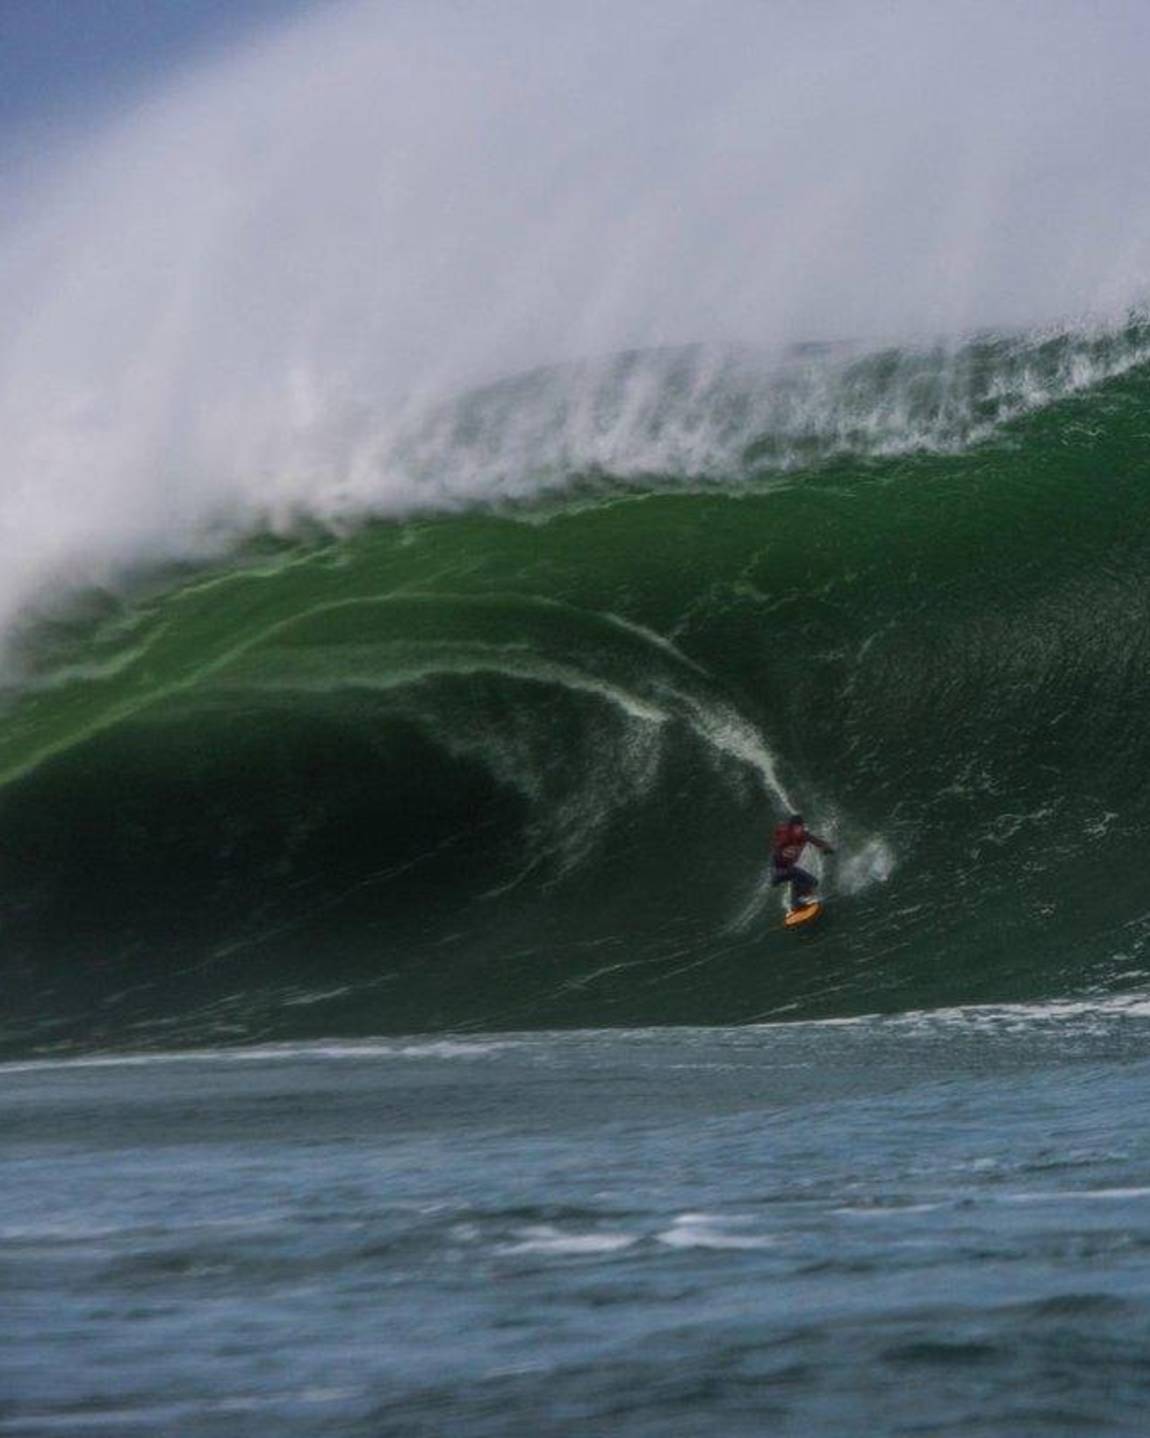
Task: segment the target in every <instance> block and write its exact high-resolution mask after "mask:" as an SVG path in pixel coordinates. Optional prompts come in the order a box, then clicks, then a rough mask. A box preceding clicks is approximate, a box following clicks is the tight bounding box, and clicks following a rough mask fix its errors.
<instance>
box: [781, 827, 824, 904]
mask: <svg viewBox="0 0 1150 1438" xmlns="http://www.w3.org/2000/svg"><path fill="white" fill-rule="evenodd" d="M808 844H813V845H814V846H815V848H816V849H819V850H821V852H822V853H824V854H833V853H834V845H833V844H828V843H827V841H826V840H825V839H820V838H819V837H818V835H817V834H812V833H811V832H810V830H809V829H808V828H807V826H806V824H805V823H804V822H803V816H802V815H801V814H791V815H790V816H789V818H786V819H784V820H783V822H782V823H781V824H776V825H775V832H774V838H773V839H772V841H771V870H772V872H771V887H772V888H774V887H775V885H777V884H790V886H791V912H792V913H794V911H795V910H796V909H801V908H803V907H805V905H807V904H808V903H813V902H814V900H813V897H812V896H813V894H814V891H815V890H816V889H817V888H818V885H819V881H818V880H817V879H816V878H815V876H814V875H813V874H810V873H808V872H807V871H806V869H800V868H799V860H800V859H801V858H802V856H803V850H804V849H805V848H806V846H807V845H808Z"/></svg>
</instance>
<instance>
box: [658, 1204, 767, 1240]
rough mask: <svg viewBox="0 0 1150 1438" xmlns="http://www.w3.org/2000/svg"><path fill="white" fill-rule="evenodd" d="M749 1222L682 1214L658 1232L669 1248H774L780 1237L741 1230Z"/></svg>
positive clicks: (708, 1215) (704, 1215)
mask: <svg viewBox="0 0 1150 1438" xmlns="http://www.w3.org/2000/svg"><path fill="white" fill-rule="evenodd" d="M744 1223H745V1221H744V1220H742V1219H738V1218H726V1217H722V1216H720V1215H716V1214H707V1213H681V1214H679V1216H678V1217H677V1218H676V1219H675V1220H674V1222H673V1223H672V1224H671V1227H670V1228H668V1229H664V1231H663V1232H662V1233H660V1234H658V1235H657V1237H658V1241H659V1242H660V1243H662V1244H664V1245H665V1246H666V1247H667V1248H715V1249H723V1248H731V1249H754V1248H772V1247H773V1246H774V1245H775V1244H776V1243H777V1242H778V1240H777V1239H776V1238H775V1237H774V1235H772V1234H769V1233H748V1232H745V1231H741V1230H742V1229H743V1226H744Z"/></svg>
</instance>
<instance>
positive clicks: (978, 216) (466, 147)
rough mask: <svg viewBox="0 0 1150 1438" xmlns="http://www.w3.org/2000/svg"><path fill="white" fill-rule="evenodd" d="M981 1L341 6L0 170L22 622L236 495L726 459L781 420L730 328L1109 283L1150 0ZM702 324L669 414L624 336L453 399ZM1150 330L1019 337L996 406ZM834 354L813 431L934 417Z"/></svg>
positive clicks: (909, 329)
mask: <svg viewBox="0 0 1150 1438" xmlns="http://www.w3.org/2000/svg"><path fill="white" fill-rule="evenodd" d="M974 8H975V11H976V13H977V23H976V24H972V23H971V19H970V15H971V7H970V5H969V4H960V3H946V0H942V3H939V4H936V5H932V6H922V5H920V4H916V3H912V0H894V3H891V4H888V5H885V6H884V7H882V9H881V12H879V13H875V12H874V11H873V10H872V9H871V8H869V7H851V6H831V7H822V6H810V5H803V4H797V3H783V4H781V5H775V6H770V7H764V6H763V5H762V4H760V3H758V0H716V4H714V5H711V6H706V7H700V6H699V5H698V4H697V3H694V0H620V3H618V4H615V5H610V6H603V5H601V4H598V3H594V0H563V3H560V4H558V5H550V6H540V5H538V4H536V3H533V0H530V3H529V0H506V3H503V4H500V5H497V6H493V7H487V8H485V9H484V10H483V13H482V16H481V17H480V15H479V14H478V13H477V12H476V11H475V10H474V9H473V7H469V6H460V5H457V4H451V3H448V0H424V3H420V4H418V5H380V4H374V3H364V0H342V3H330V4H324V5H318V4H317V5H316V6H315V8H314V10H312V11H311V12H310V13H307V14H305V15H304V16H303V18H302V19H300V20H298V21H296V22H293V23H292V24H290V25H288V26H286V27H284V28H283V29H282V30H281V31H279V32H276V33H274V34H271V35H270V36H268V37H267V38H266V39H265V40H264V41H262V42H260V43H252V44H250V45H247V46H245V47H244V48H243V49H242V50H239V51H237V52H235V53H234V54H230V55H226V56H223V57H216V58H215V59H212V60H205V61H203V62H202V63H201V64H200V65H199V66H197V67H194V68H192V69H190V70H183V71H181V72H180V74H179V76H178V78H177V79H175V80H173V81H172V82H171V83H170V84H168V85H167V86H166V87H163V88H160V89H158V90H157V91H156V93H154V94H153V95H152V96H151V97H150V99H148V100H146V101H145V102H143V103H140V104H136V105H135V106H133V107H132V109H131V110H130V112H122V113H121V114H120V115H119V117H118V119H117V120H116V121H115V122H114V123H113V124H111V125H109V126H107V127H106V128H103V129H98V130H97V131H96V133H89V132H87V131H85V132H84V133H82V134H80V133H77V135H76V136H75V137H74V141H73V143H72V145H71V146H70V148H67V147H66V148H65V152H64V153H61V152H60V151H59V149H57V150H56V151H55V152H53V154H52V156H51V165H49V161H48V160H47V159H46V160H45V161H44V166H45V169H44V172H43V173H41V174H39V175H36V176H34V177H29V176H28V175H27V174H26V173H25V174H24V175H22V178H21V181H20V188H19V193H18V194H4V193H0V214H4V215H5V219H4V222H3V225H2V227H0V275H2V276H3V279H2V280H0V309H2V311H3V313H4V315H5V320H6V323H5V329H4V334H3V337H2V338H0V373H3V374H4V376H5V379H4V382H3V384H2V385H0V435H2V436H3V438H2V440H0V473H2V474H3V484H2V486H0V544H2V546H3V552H4V555H5V561H6V562H5V565H4V569H3V583H2V585H0V631H2V630H3V629H4V628H5V627H6V625H7V624H8V623H9V622H10V621H11V619H12V617H13V616H14V614H16V613H17V611H18V610H19V608H20V605H21V604H22V603H23V602H25V601H27V600H28V599H29V598H30V597H34V596H35V595H37V594H38V593H39V592H40V591H41V590H42V589H43V588H44V587H45V586H50V585H52V584H66V583H74V582H92V583H97V582H110V581H111V580H112V579H113V578H114V576H115V574H116V573H117V572H119V570H120V568H121V566H123V565H125V564H127V563H129V562H131V561H134V560H138V559H140V558H146V557H151V556H170V555H174V554H193V555H198V554H206V553H210V552H213V551H214V550H215V549H216V548H218V546H220V545H221V544H223V543H226V542H227V541H228V539H229V537H230V536H232V535H234V533H235V532H236V531H237V530H240V529H243V528H244V527H246V526H248V525H251V524H253V523H264V522H268V523H273V524H277V523H282V524H288V523H291V522H293V521H294V519H295V518H296V517H297V516H298V515H299V514H301V513H307V514H314V515H318V516H321V517H324V518H327V519H329V520H331V521H332V522H340V521H342V520H345V519H347V518H349V517H350V518H355V517H356V516H359V515H362V514H365V513H380V512H382V513H386V514H390V515H399V516H402V515H404V514H407V513H410V512H411V511H412V510H413V509H418V508H424V507H427V506H457V505H460V504H464V503H470V502H473V501H475V500H477V499H480V500H498V499H502V498H505V497H507V496H509V495H522V494H534V493H536V492H538V491H539V490H540V489H545V488H548V487H550V486H553V485H554V484H555V483H556V482H559V481H561V479H562V477H563V476H564V475H565V474H567V473H568V472H569V471H570V470H571V469H572V468H578V467H580V466H582V467H584V468H586V467H588V466H599V467H605V468H608V469H611V470H612V471H615V472H617V473H620V474H624V475H627V474H631V475H641V474H652V473H689V474H699V473H714V472H716V465H718V466H720V467H721V466H722V465H723V464H725V463H726V461H727V460H728V459H729V457H730V456H731V455H733V454H738V453H739V452H741V447H742V446H743V445H744V444H745V442H746V440H747V439H748V438H749V437H750V436H752V435H753V434H754V433H755V432H756V427H758V428H760V429H761V428H762V427H763V426H762V422H763V418H764V416H763V414H762V413H761V412H756V411H755V408H754V406H753V405H752V406H750V409H749V410H747V411H746V412H739V413H732V412H731V411H730V407H727V408H725V407H724V406H723V404H722V403H721V397H722V392H723V386H724V385H725V384H726V375H725V372H724V364H725V363H726V361H725V360H724V358H723V356H724V355H725V354H726V353H727V352H728V347H729V346H730V345H731V344H735V345H739V346H743V347H745V348H746V347H750V348H751V349H753V350H756V351H764V352H767V353H777V350H778V347H779V346H781V345H784V344H785V343H787V342H788V341H792V340H796V339H797V340H809V339H812V338H826V339H834V340H838V339H841V337H842V336H844V335H849V336H855V335H862V336H893V335H900V334H901V335H909V334H919V333H922V332H924V331H929V332H931V333H945V334H950V335H958V334H960V333H962V332H964V331H967V330H969V329H970V328H971V327H975V326H1010V325H1028V324H1045V323H1047V322H1050V321H1055V320H1057V321H1061V320H1062V319H1063V318H1064V317H1066V316H1068V315H1071V316H1073V315H1078V314H1086V313H1097V314H1113V315H1121V314H1122V313H1123V312H1124V309H1125V307H1126V305H1127V303H1128V302H1129V300H1130V299H1131V297H1132V295H1136V294H1137V293H1138V292H1139V291H1140V290H1141V288H1142V287H1143V286H1144V284H1145V275H1146V271H1147V264H1148V260H1150V252H1148V242H1147V238H1146V237H1147V234H1148V233H1150V227H1148V226H1147V224H1146V213H1147V209H1148V206H1150V201H1148V200H1147V199H1146V198H1145V195H1144V186H1143V185H1142V183H1141V181H1142V169H1143V155H1142V151H1141V145H1140V143H1139V142H1138V141H1137V140H1136V138H1135V137H1138V136H1140V135H1141V134H1142V133H1143V132H1144V131H1145V129H1146V121H1147V120H1148V119H1150V98H1148V96H1147V91H1146V87H1145V85H1144V84H1143V83H1142V82H1143V77H1144V74H1145V72H1146V68H1147V62H1148V59H1150V32H1148V31H1147V28H1146V27H1145V26H1144V25H1142V24H1141V23H1140V18H1141V17H1140V11H1139V10H1137V9H1134V10H1131V9H1130V7H1129V6H1128V5H1126V4H1122V3H1116V4H1114V5H1111V6H1108V7H1105V9H1104V11H1101V12H1100V11H1098V10H1097V8H1096V7H1095V8H1090V9H1086V8H1083V7H1078V8H1077V9H1076V8H1075V7H1073V6H1069V5H1061V6H1054V7H1052V8H1051V9H1050V11H1049V13H1044V16H1043V26H1042V40H1043V45H1042V63H1041V64H1035V63H1034V27H1033V23H1032V20H1031V17H1030V16H1028V15H1027V14H1025V13H1024V12H1022V11H1019V10H1018V9H1017V8H1016V7H1011V6H1001V5H992V4H977V3H976V4H975V7H974ZM1132 17H1137V19H1138V23H1133V19H1132ZM637 36H641V37H642V43H640V44H637V43H636V37H637ZM924 75H929V76H931V84H930V87H929V103H927V102H925V101H924V90H923V83H922V77H923V76H924ZM828 77H829V82H828ZM1086 77H1088V80H1087V78H1086ZM80 129H81V127H77V130H78V131H79V130H80ZM1124 137H1130V138H1129V139H1126V138H1124ZM17 138H19V137H17ZM27 149H28V151H29V153H31V152H32V151H33V147H32V146H28V147H27ZM1036 160H1038V161H1040V163H1036ZM1055 211H1056V212H1057V214H1058V217H1059V222H1058V224H1057V225H1051V224H1050V222H1049V216H1050V214H1051V213H1053V212H1055ZM844 237H847V240H848V242H846V243H844ZM894 277H897V279H896V278H894ZM698 341H703V342H704V343H705V344H706V345H707V346H708V348H707V349H705V350H700V351H699V354H698V356H697V358H696V361H695V363H694V366H693V369H692V370H691V372H690V373H689V374H688V375H687V376H686V378H680V379H679V380H678V381H676V384H677V388H676V389H675V402H674V403H673V404H670V405H668V403H667V402H666V400H667V389H666V383H667V382H666V376H665V375H663V376H662V377H660V375H659V373H658V372H657V371H652V370H644V369H643V367H642V366H639V367H636V368H635V369H634V370H633V371H632V372H631V373H629V374H628V375H627V376H626V378H625V379H624V380H623V381H621V382H618V383H613V384H612V386H611V387H610V389H609V392H608V393H609V398H608V399H606V400H605V392H604V389H603V386H602V383H601V377H598V376H597V375H596V374H595V372H594V367H592V368H591V369H589V370H587V371H585V372H584V373H583V375H582V377H580V374H579V373H576V372H573V373H572V375H571V383H570V385H569V387H568V393H567V395H566V398H565V399H564V402H563V404H562V406H561V412H560V415H559V420H558V422H557V423H553V420H552V415H551V409H550V407H549V406H544V410H543V418H542V419H541V418H540V417H539V413H538V412H537V411H536V410H534V409H533V407H532V406H531V405H530V404H523V403H522V401H523V396H522V395H519V396H517V397H515V398H513V400H512V402H511V405H510V411H511V412H510V415H509V417H508V420H507V423H505V424H502V425H500V426H498V427H496V431H493V432H491V433H488V432H487V431H482V427H481V431H482V432H481V433H480V434H479V436H478V437H477V438H475V439H473V440H472V441H468V442H466V443H461V442H460V441H459V435H458V429H459V424H458V417H457V416H455V415H452V414H450V413H449V412H447V413H445V412H444V410H443V409H442V402H443V400H444V399H445V397H450V396H453V395H456V394H457V393H458V392H459V391H460V389H461V388H463V387H466V386H467V385H469V384H472V383H483V382H487V381H490V380H492V379H495V378H498V377H501V376H505V375H507V374H510V373H514V372H516V371H523V370H526V369H529V368H532V367H534V366H537V365H553V364H557V363H562V362H566V361H570V360H574V359H579V358H583V357H587V356H591V357H599V356H603V355H606V354H611V353H613V352H617V351H620V350H622V349H625V348H631V347H667V346H674V345H678V344H683V343H695V342H698ZM1130 359H1131V357H1130V356H1125V357H1123V358H1121V359H1120V360H1115V359H1114V357H1113V355H1111V356H1109V357H1108V358H1099V357H1098V356H1093V357H1092V356H1091V355H1089V354H1087V353H1085V352H1083V353H1080V354H1078V355H1077V356H1075V355H1073V354H1071V355H1070V356H1069V357H1068V359H1067V362H1066V363H1065V364H1064V365H1063V366H1061V368H1060V369H1059V373H1058V375H1057V376H1056V377H1055V379H1054V380H1053V381H1052V380H1051V378H1050V376H1049V375H1048V374H1047V373H1046V372H1045V371H1044V370H1043V368H1042V367H1041V366H1039V365H1036V366H1034V369H1033V373H1031V374H1029V375H1028V374H1027V373H1026V372H1025V370H1024V371H1023V372H1022V373H1020V374H1018V375H1016V376H1015V379H1014V380H1013V381H1012V383H1013V385H1014V391H1012V392H1016V399H1015V400H1014V401H1013V402H1014V403H1015V406H1016V407H1018V406H1021V407H1025V406H1026V405H1028V404H1035V403H1041V402H1043V401H1044V399H1045V398H1046V397H1048V395H1049V394H1050V393H1051V391H1052V389H1053V390H1055V391H1061V390H1065V389H1066V388H1076V387H1081V386H1083V385H1085V384H1089V383H1091V382H1093V380H1094V379H1095V378H1096V377H1097V376H1098V374H1099V373H1101V372H1104V371H1105V370H1106V368H1107V366H1111V367H1113V366H1114V365H1115V364H1116V363H1126V362H1129V361H1130ZM810 368H811V370H812V371H813V372H814V373H815V376H816V377H815V378H814V379H813V380H811V381H810V382H808V383H806V384H805V385H804V386H800V387H799V389H798V391H797V392H796V394H795V395H794V397H793V399H792V401H791V402H790V403H791V410H790V415H789V420H788V424H789V426H790V428H791V429H792V430H793V432H794V433H795V434H796V435H798V436H802V435H810V434H814V433H818V432H820V430H823V431H827V432H830V433H839V432H841V433H842V435H843V436H844V438H845V439H846V442H848V443H851V442H854V440H855V439H857V438H859V437H861V441H862V442H864V443H865V444H873V443H875V442H885V441H886V439H889V440H890V442H891V443H892V444H893V445H894V446H895V447H896V448H897V447H898V445H899V444H905V443H906V442H908V441H911V442H920V441H921V442H930V440H931V435H930V424H929V423H927V424H926V428H925V430H924V431H923V432H922V433H921V434H920V433H918V432H917V431H916V429H915V426H916V425H919V424H921V421H919V420H916V419H915V417H914V413H913V405H911V404H910V403H909V402H908V399H907V394H906V393H903V392H902V391H900V390H899V389H898V387H897V386H896V387H895V391H894V392H892V393H890V394H886V395H883V396H879V397H877V398H873V399H872V400H871V401H870V402H868V404H867V405H865V406H864V407H863V408H862V409H861V410H859V409H858V408H857V406H855V405H852V404H848V405H847V406H846V408H845V409H844V408H843V407H842V397H841V395H839V394H838V392H837V391H836V388H835V384H834V382H833V379H832V380H831V381H829V382H828V383H827V384H826V385H824V384H822V383H821V382H820V381H819V380H818V378H817V375H818V373H819V371H818V366H817V364H815V363H814V362H812V364H811V366H810ZM910 389H913V385H912V386H910ZM836 406H838V407H839V409H838V410H836ZM736 408H737V407H736ZM541 427H542V430H543V431H545V432H546V433H547V436H548V438H547V444H546V445H545V446H544V447H541V446H540V443H539V440H540V433H541ZM852 437H853V438H852Z"/></svg>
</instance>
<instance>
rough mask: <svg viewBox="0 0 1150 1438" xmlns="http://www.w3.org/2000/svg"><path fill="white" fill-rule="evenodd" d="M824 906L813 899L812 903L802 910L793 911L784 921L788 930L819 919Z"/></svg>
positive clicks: (805, 905) (804, 906)
mask: <svg viewBox="0 0 1150 1438" xmlns="http://www.w3.org/2000/svg"><path fill="white" fill-rule="evenodd" d="M822 911H823V906H822V904H821V903H820V902H819V901H818V899H812V900H811V901H810V903H808V904H804V905H803V906H802V908H801V909H791V910H790V911H789V912H788V913H787V917H786V918H785V919H784V920H783V923H784V924H786V926H787V928H788V929H795V928H798V927H799V925H800V924H809V923H810V921H811V920H812V919H817V918H818V916H819V915H820V914H821V913H822Z"/></svg>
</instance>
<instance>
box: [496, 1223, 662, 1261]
mask: <svg viewBox="0 0 1150 1438" xmlns="http://www.w3.org/2000/svg"><path fill="white" fill-rule="evenodd" d="M637 1242H638V1238H637V1237H636V1235H635V1234H632V1233H565V1232H564V1231H563V1230H561V1229H558V1228H554V1227H552V1226H551V1225H550V1224H539V1225H536V1226H532V1227H528V1228H524V1229H522V1230H520V1236H519V1238H518V1240H517V1241H516V1242H515V1243H506V1244H503V1245H502V1246H501V1252H503V1253H546V1254H554V1255H557V1256H566V1255H572V1256H576V1257H578V1256H582V1255H588V1254H594V1253H618V1252H619V1251H620V1250H622V1249H624V1248H630V1247H632V1245H633V1244H635V1243H637Z"/></svg>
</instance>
